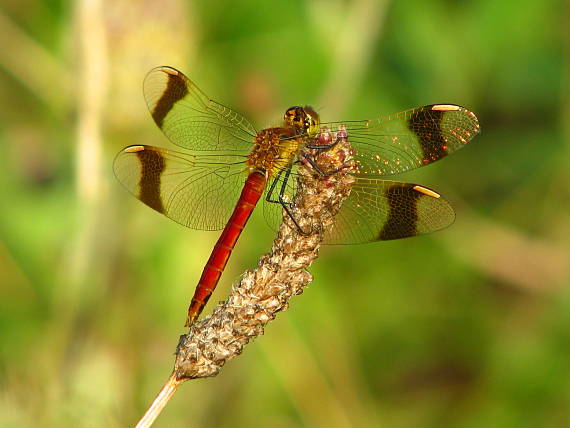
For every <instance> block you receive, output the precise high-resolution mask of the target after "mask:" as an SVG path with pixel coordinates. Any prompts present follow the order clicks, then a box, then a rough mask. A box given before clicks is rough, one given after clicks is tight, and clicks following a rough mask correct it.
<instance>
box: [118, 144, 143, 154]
mask: <svg viewBox="0 0 570 428" xmlns="http://www.w3.org/2000/svg"><path fill="white" fill-rule="evenodd" d="M143 150H144V146H130V147H127V148H126V149H125V150H123V151H124V152H125V153H137V152H142V151H143Z"/></svg>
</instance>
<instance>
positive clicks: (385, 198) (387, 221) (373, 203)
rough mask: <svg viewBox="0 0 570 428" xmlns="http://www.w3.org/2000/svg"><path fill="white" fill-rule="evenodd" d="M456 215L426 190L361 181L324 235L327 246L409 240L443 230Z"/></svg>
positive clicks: (399, 184)
mask: <svg viewBox="0 0 570 428" xmlns="http://www.w3.org/2000/svg"><path fill="white" fill-rule="evenodd" d="M454 220H455V212H454V211H453V208H451V206H450V205H449V203H448V202H447V201H446V200H445V199H443V198H442V197H441V196H440V195H439V194H438V193H436V192H434V191H433V190H430V189H428V188H426V187H423V186H420V185H417V184H411V183H401V182H397V181H385V180H378V179H363V178H358V179H357V180H356V182H355V183H354V184H353V185H352V188H351V191H350V195H349V197H348V199H347V200H346V201H344V203H343V204H342V206H341V209H340V211H339V213H338V214H337V215H336V217H335V221H334V224H333V227H332V229H330V230H329V232H328V233H327V235H326V236H325V243H326V244H359V243H365V242H373V241H386V240H391V239H400V238H407V237H410V236H416V235H421V234H425V233H430V232H434V231H436V230H440V229H443V228H445V227H447V226H449V225H450V224H452V223H453V221H454Z"/></svg>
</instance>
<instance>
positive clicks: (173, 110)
mask: <svg viewBox="0 0 570 428" xmlns="http://www.w3.org/2000/svg"><path fill="white" fill-rule="evenodd" d="M143 92H144V97H145V100H146V103H147V105H148V109H149V111H150V113H151V115H152V118H153V119H154V121H155V123H156V124H157V125H158V127H159V128H160V129H161V130H162V132H164V135H166V136H167V137H168V139H169V140H170V141H171V142H172V143H174V144H176V145H178V146H180V147H184V148H186V149H191V150H199V151H204V150H240V149H249V148H250V147H251V145H252V143H253V138H254V137H255V134H256V131H255V128H254V127H253V126H252V125H251V124H250V123H249V122H248V121H247V120H246V119H245V118H244V117H243V116H241V115H240V114H239V113H237V112H235V111H233V110H231V109H230V108H228V107H225V106H223V105H222V104H219V103H217V102H216V101H214V100H212V99H210V98H209V97H208V96H207V95H206V94H205V93H204V92H202V91H201V90H200V89H199V88H198V87H197V86H196V85H195V84H194V82H192V81H191V80H190V79H188V78H187V77H186V76H185V75H184V74H183V73H181V72H180V71H178V70H176V69H174V68H171V67H157V68H155V69H153V70H151V71H150V72H149V73H148V75H147V76H146V78H145V80H144V83H143Z"/></svg>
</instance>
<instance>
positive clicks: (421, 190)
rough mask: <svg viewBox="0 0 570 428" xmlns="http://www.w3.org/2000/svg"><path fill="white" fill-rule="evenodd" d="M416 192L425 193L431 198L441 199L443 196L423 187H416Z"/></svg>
mask: <svg viewBox="0 0 570 428" xmlns="http://www.w3.org/2000/svg"><path fill="white" fill-rule="evenodd" d="M414 190H415V191H416V192H420V193H423V194H424V195H426V196H431V197H432V198H436V199H439V198H440V197H441V195H440V194H439V193H437V192H434V191H433V190H431V189H428V188H427V187H423V186H414Z"/></svg>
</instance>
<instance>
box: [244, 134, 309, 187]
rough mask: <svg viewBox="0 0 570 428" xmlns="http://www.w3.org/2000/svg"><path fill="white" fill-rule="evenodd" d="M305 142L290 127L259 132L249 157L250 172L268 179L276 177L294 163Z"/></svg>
mask: <svg viewBox="0 0 570 428" xmlns="http://www.w3.org/2000/svg"><path fill="white" fill-rule="evenodd" d="M303 140H304V138H303V137H300V136H298V135H296V133H295V131H294V129H292V128H290V127H287V128H267V129H263V130H261V131H259V132H258V133H257V135H256V136H255V140H254V145H253V150H252V151H251V152H250V154H249V156H248V157H247V166H248V168H249V170H250V172H251V171H254V170H257V171H260V172H263V173H264V174H266V175H267V176H268V177H272V176H274V175H275V174H276V173H278V172H279V171H281V170H283V169H285V168H287V167H288V166H289V165H290V164H291V163H292V162H293V160H294V159H295V156H296V155H297V152H298V151H299V148H300V145H301V144H302V142H303Z"/></svg>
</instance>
